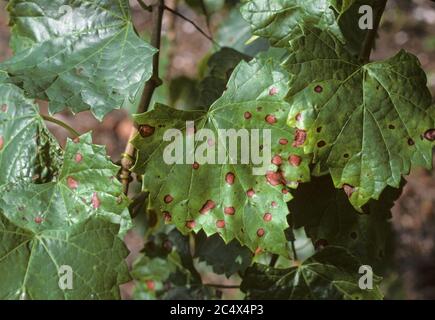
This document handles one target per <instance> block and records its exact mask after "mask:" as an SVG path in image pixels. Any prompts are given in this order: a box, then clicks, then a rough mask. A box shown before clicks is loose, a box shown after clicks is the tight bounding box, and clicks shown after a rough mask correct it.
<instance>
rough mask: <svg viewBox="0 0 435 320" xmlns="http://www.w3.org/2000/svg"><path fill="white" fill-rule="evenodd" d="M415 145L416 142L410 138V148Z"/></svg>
mask: <svg viewBox="0 0 435 320" xmlns="http://www.w3.org/2000/svg"><path fill="white" fill-rule="evenodd" d="M414 144H415V142H414V140H412V139H411V138H408V146H413V145H414Z"/></svg>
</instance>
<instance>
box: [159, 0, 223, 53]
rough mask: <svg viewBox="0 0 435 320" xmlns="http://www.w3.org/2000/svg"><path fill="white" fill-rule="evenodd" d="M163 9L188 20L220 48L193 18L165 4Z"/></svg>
mask: <svg viewBox="0 0 435 320" xmlns="http://www.w3.org/2000/svg"><path fill="white" fill-rule="evenodd" d="M165 10H167V11H169V12H170V13H172V14H175V15H176V16H178V17H180V18H181V19H183V20H186V21H187V22H189V23H190V24H191V25H192V26H193V27H194V28H195V29H196V30H198V32H199V33H201V34H202V35H203V36H204V37H206V38H207V39H208V40H210V41H211V42H213V43H214V44H215V45H216V46H217V47H218V48H220V47H221V46H220V44H219V43H217V42H216V41H215V40H214V39H213V38H212V37H211V36H209V35H208V34H207V33H206V32H205V31H204V30H202V29H201V28H200V26H198V25H197V24H196V23H195V21H193V20H191V19H189V18H188V17H186V16H185V15H183V14H182V13H180V12H178V11H176V10H174V9H171V8H169V7H167V6H165Z"/></svg>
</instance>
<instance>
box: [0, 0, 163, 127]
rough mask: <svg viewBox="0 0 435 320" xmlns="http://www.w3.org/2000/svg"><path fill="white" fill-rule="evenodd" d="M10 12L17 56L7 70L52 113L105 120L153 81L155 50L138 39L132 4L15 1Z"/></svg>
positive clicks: (123, 0)
mask: <svg viewBox="0 0 435 320" xmlns="http://www.w3.org/2000/svg"><path fill="white" fill-rule="evenodd" d="M8 10H9V12H10V17H11V26H12V35H13V39H14V40H13V44H14V45H13V46H14V49H15V51H16V55H15V56H14V57H12V58H11V59H10V60H8V61H6V62H4V63H3V64H2V68H3V69H5V70H6V71H7V72H8V73H9V75H10V76H11V79H12V81H13V82H14V83H15V84H17V85H19V86H21V87H22V88H24V90H25V91H26V93H28V94H29V95H30V96H32V97H37V98H41V99H45V100H49V102H50V112H52V113H56V112H59V111H62V110H63V109H64V108H65V107H69V108H70V109H71V110H72V111H73V112H80V111H83V110H88V109H90V110H91V111H92V112H93V113H94V115H95V116H96V117H97V118H99V119H101V118H102V117H103V116H104V115H105V114H107V113H108V112H109V111H111V110H113V109H115V108H119V107H121V106H123V105H124V104H125V103H126V102H127V101H128V99H130V100H132V99H133V98H134V97H135V96H136V95H137V93H138V90H139V89H140V86H141V84H143V83H144V82H145V81H146V80H147V79H148V78H149V77H150V75H151V68H152V67H151V59H152V56H153V54H154V53H155V52H156V50H155V49H154V48H152V47H151V46H150V45H148V44H147V43H146V42H144V41H142V40H141V39H140V38H139V37H138V36H137V35H136V33H135V31H134V27H133V24H132V21H131V16H130V9H129V4H128V1H127V0H121V1H118V0H103V1H85V0H79V1H73V2H71V1H67V0H57V1H55V2H53V1H51V0H50V1H48V0H31V1H24V0H14V1H11V2H10V3H9V5H8Z"/></svg>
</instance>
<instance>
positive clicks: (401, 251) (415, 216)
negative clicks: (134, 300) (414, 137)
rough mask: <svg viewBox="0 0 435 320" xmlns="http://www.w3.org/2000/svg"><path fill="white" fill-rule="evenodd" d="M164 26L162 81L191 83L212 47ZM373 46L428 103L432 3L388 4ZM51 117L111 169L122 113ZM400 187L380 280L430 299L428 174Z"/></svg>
mask: <svg viewBox="0 0 435 320" xmlns="http://www.w3.org/2000/svg"><path fill="white" fill-rule="evenodd" d="M173 1H174V0H170V1H167V4H168V6H172V5H173ZM145 2H146V1H145ZM6 4H7V3H6V2H5V1H3V0H0V61H3V60H4V59H7V58H8V57H9V56H11V54H12V52H11V51H10V49H9V48H8V41H9V29H8V17H7V13H6V10H5V7H6ZM131 4H132V8H133V16H134V20H135V25H136V27H137V29H138V30H139V31H143V30H147V27H148V25H149V20H150V16H149V14H148V13H146V12H144V11H143V10H141V8H140V7H139V5H138V4H137V2H136V1H131ZM178 11H179V12H181V13H182V14H184V15H186V16H187V17H189V18H190V19H192V20H194V21H196V22H197V23H198V24H199V25H200V26H201V27H202V28H203V30H207V26H206V23H205V19H204V17H203V16H201V15H198V14H197V13H195V12H194V11H192V10H191V9H189V7H188V6H186V5H184V3H183V1H179V3H178ZM222 18H223V17H222V16H220V15H218V14H215V15H213V16H212V20H211V27H212V30H213V29H214V28H215V27H216V26H218V25H219V22H220V21H221V20H222ZM164 26H165V27H164V34H165V36H166V39H167V41H169V42H170V44H171V45H170V48H171V49H170V52H167V54H168V55H169V56H170V57H172V59H171V61H172V62H170V63H168V64H167V65H166V66H165V67H166V69H167V70H166V76H165V77H166V79H171V78H173V77H176V76H181V75H183V76H186V77H188V78H194V77H196V76H197V73H198V65H199V62H200V61H201V59H202V58H203V57H204V55H206V54H207V53H208V52H209V50H210V49H211V47H212V45H211V43H210V41H209V40H207V39H206V38H205V37H203V36H202V35H201V34H199V33H198V32H197V31H196V30H195V28H194V27H193V26H192V25H191V24H189V23H188V22H186V21H184V20H181V19H179V18H175V17H174V16H173V15H171V14H170V13H166V14H165V20H164ZM380 39H381V40H380V41H378V42H377V47H376V50H375V51H374V53H373V55H372V58H373V59H382V58H386V57H389V56H391V55H393V54H395V53H396V52H397V51H398V50H399V49H400V48H404V49H406V50H408V51H410V52H412V53H414V54H415V55H417V56H418V58H419V59H420V61H421V64H422V67H423V69H424V70H425V71H426V73H427V76H428V85H429V87H430V89H431V91H432V94H433V95H434V96H435V3H433V2H431V1H429V0H413V1H410V0H390V1H389V2H388V7H387V10H386V12H385V14H384V17H383V23H382V28H381V30H380ZM41 105H42V110H43V112H46V105H45V104H44V103H42V104H41ZM56 117H58V118H60V119H61V120H63V121H65V122H67V123H69V124H70V125H71V126H72V127H74V128H75V129H76V130H77V131H79V132H80V133H83V132H87V131H90V130H93V135H94V142H95V143H98V144H104V145H106V146H107V149H108V153H109V154H110V156H111V157H112V159H113V160H114V161H118V160H119V158H120V154H121V153H122V152H123V149H124V146H125V144H126V142H127V139H128V137H129V134H130V130H131V126H132V123H131V120H129V117H128V114H127V112H126V111H123V110H117V111H114V112H112V113H110V114H109V115H107V116H106V117H105V118H104V121H103V122H102V123H99V122H98V121H97V120H95V118H94V117H93V116H92V115H91V114H90V113H89V112H83V113H80V114H78V115H75V116H73V115H72V114H70V113H68V112H63V113H61V114H59V115H56ZM49 127H50V129H51V130H52V132H53V133H54V134H55V135H56V137H57V138H58V139H59V141H60V142H61V143H62V144H64V143H65V139H66V132H65V131H63V129H61V128H59V127H54V126H52V125H51V124H49ZM407 181H408V184H407V186H406V187H405V189H404V192H403V195H402V196H401V198H400V199H399V200H398V201H397V203H396V206H395V207H394V209H393V224H394V228H395V230H396V231H397V232H396V253H395V260H396V262H397V265H398V267H397V272H395V273H394V274H392V275H391V276H390V277H389V278H388V279H386V281H387V283H390V284H391V285H390V286H389V290H388V291H389V293H388V296H389V297H390V298H408V299H420V298H426V299H435V241H434V240H435V171H432V172H429V171H426V170H422V169H417V170H414V171H413V172H412V174H411V175H410V176H409V177H407ZM127 244H128V246H129V247H130V249H131V250H132V255H131V257H130V262H131V259H132V257H134V256H135V254H136V253H137V252H138V251H139V250H140V249H141V248H142V245H143V243H142V241H141V239H140V237H138V236H135V235H134V234H131V235H130V236H129V238H128V239H127ZM396 284H397V286H396ZM129 289H131V286H127V287H126V288H125V291H126V292H125V294H126V295H127V296H128V295H129V291H130V290H129Z"/></svg>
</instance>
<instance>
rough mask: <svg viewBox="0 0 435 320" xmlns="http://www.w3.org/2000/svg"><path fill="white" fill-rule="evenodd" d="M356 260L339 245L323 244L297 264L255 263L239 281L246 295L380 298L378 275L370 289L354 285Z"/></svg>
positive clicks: (254, 296) (297, 297)
mask: <svg viewBox="0 0 435 320" xmlns="http://www.w3.org/2000/svg"><path fill="white" fill-rule="evenodd" d="M360 265H361V264H360V263H359V262H358V261H357V260H356V258H355V257H354V256H352V255H350V254H349V253H348V252H347V251H346V250H344V249H343V248H340V247H327V248H324V249H323V250H321V251H319V252H317V253H316V254H315V255H314V256H312V257H311V258H309V259H307V260H305V261H304V262H303V263H302V264H301V265H299V266H295V267H291V268H289V269H275V268H272V267H268V266H264V265H259V264H256V265H254V266H253V267H251V268H249V269H248V270H247V271H246V274H245V277H244V278H243V282H242V285H241V288H242V291H244V292H246V293H247V295H248V298H249V299H256V300H260V299H281V300H284V299H289V300H294V299H345V300H349V299H352V300H357V299H358V300H359V299H376V300H377V299H382V293H381V292H380V290H379V287H378V285H379V282H380V279H379V278H378V277H376V276H374V279H373V280H374V281H373V282H374V283H373V289H371V290H370V289H367V290H362V289H360V288H359V286H358V281H359V279H360V277H361V274H359V273H358V270H359V267H360Z"/></svg>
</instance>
